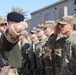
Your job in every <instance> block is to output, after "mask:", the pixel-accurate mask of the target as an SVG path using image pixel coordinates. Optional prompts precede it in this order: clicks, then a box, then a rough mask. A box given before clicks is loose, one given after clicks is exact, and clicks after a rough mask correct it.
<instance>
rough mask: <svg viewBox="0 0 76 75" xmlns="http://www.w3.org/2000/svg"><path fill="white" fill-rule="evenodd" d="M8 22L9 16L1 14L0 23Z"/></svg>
mask: <svg viewBox="0 0 76 75" xmlns="http://www.w3.org/2000/svg"><path fill="white" fill-rule="evenodd" d="M3 23H7V18H6V17H4V16H0V24H3Z"/></svg>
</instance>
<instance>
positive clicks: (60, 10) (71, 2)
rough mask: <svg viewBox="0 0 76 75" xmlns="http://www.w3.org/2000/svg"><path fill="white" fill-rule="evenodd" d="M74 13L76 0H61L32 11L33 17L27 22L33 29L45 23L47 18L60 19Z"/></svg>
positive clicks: (75, 12) (75, 11)
mask: <svg viewBox="0 0 76 75" xmlns="http://www.w3.org/2000/svg"><path fill="white" fill-rule="evenodd" d="M74 14H76V0H60V1H58V2H56V3H54V4H51V5H48V6H46V7H44V8H41V9H39V10H36V11H34V12H32V13H31V19H29V20H27V23H28V24H29V29H31V28H32V27H34V26H35V27H36V26H37V25H38V24H44V22H45V21H47V20H58V19H60V18H61V17H63V16H66V15H74Z"/></svg>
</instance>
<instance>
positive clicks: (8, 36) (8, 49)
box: [0, 12, 28, 75]
mask: <svg viewBox="0 0 76 75" xmlns="http://www.w3.org/2000/svg"><path fill="white" fill-rule="evenodd" d="M7 22H8V26H7V29H6V30H5V32H4V33H3V34H2V35H1V38H0V58H1V59H4V60H5V61H6V62H7V63H8V65H9V66H10V67H9V72H8V71H7V69H6V68H7V66H4V67H3V68H2V69H1V72H0V74H1V75H6V74H8V75H12V74H18V73H17V69H18V68H20V67H21V52H20V50H19V46H18V40H19V39H18V38H19V36H20V33H21V32H22V31H23V30H24V29H26V28H27V27H28V24H27V23H26V22H24V16H23V15H21V14H19V13H16V12H11V13H8V15H7Z"/></svg>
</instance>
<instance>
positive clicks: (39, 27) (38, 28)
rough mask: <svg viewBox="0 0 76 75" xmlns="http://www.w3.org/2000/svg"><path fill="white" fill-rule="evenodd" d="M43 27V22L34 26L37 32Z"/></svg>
mask: <svg viewBox="0 0 76 75" xmlns="http://www.w3.org/2000/svg"><path fill="white" fill-rule="evenodd" d="M43 29H44V24H39V25H38V27H37V28H36V31H37V32H39V31H41V30H43Z"/></svg>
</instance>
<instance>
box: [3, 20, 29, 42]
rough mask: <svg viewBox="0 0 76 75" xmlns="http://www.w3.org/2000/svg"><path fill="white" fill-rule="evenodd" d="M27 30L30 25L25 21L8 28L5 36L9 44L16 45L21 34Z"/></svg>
mask: <svg viewBox="0 0 76 75" xmlns="http://www.w3.org/2000/svg"><path fill="white" fill-rule="evenodd" d="M27 28H28V24H27V23H26V22H24V21H21V22H18V23H14V24H11V25H9V26H8V27H7V29H6V31H5V32H4V35H5V37H6V39H7V40H8V41H9V42H11V43H15V42H17V41H18V37H19V36H20V35H21V32H22V31H24V30H25V29H27Z"/></svg>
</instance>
